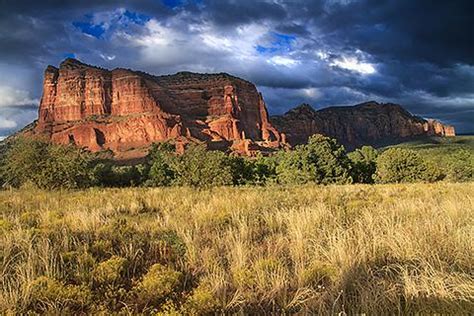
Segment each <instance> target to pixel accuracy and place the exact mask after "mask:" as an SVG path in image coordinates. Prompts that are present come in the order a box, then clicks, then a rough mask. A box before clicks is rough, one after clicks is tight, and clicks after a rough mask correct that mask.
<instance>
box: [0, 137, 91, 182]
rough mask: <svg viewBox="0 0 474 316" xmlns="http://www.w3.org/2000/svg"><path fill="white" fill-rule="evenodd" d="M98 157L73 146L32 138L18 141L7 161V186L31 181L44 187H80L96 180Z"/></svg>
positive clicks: (5, 178)
mask: <svg viewBox="0 0 474 316" xmlns="http://www.w3.org/2000/svg"><path fill="white" fill-rule="evenodd" d="M94 161H95V159H94V156H93V155H92V154H90V153H89V152H87V151H85V150H82V149H78V148H76V147H74V146H72V145H68V146H62V145H52V144H48V143H46V142H43V141H40V140H35V139H31V138H18V139H16V140H15V141H14V142H13V144H12V145H11V146H10V148H9V149H8V150H7V153H6V155H5V157H4V159H3V163H2V175H3V178H4V180H5V182H6V184H8V185H11V186H14V187H18V186H21V185H23V184H25V183H28V182H31V183H33V184H34V185H36V186H38V187H40V188H47V189H56V188H80V187H87V186H89V185H91V184H92V181H93V178H94V177H93V173H92V170H93V167H92V166H93V164H94Z"/></svg>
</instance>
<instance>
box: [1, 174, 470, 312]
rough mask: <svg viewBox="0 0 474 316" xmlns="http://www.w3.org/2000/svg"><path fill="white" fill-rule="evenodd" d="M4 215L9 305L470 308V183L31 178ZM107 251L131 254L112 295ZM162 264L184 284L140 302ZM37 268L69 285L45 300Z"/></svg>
mask: <svg viewBox="0 0 474 316" xmlns="http://www.w3.org/2000/svg"><path fill="white" fill-rule="evenodd" d="M0 212H1V214H2V220H1V222H0V247H1V249H0V250H1V251H0V253H1V254H0V287H1V289H0V310H1V311H2V312H3V313H24V312H26V311H27V310H31V309H33V310H36V311H49V312H51V311H56V312H57V311H63V312H64V313H67V312H71V313H72V312H86V313H96V312H99V311H102V312H104V311H115V312H117V311H122V312H126V313H136V312H140V311H144V312H151V311H160V310H161V311H162V312H163V313H164V314H166V313H172V312H176V313H188V314H206V313H213V312H219V313H222V312H223V313H254V314H265V313H287V314H291V313H303V314H305V313H311V314H316V313H317V314H334V313H340V312H346V313H350V314H353V313H367V314H386V313H398V314H407V313H415V312H421V313H435V312H436V313H469V312H472V311H474V275H473V271H474V249H473V245H474V216H473V214H474V183H466V184H446V183H437V184H413V185H348V186H300V187H281V186H279V187H267V188H260V187H252V188H246V187H242V188H231V187H225V188H216V189H212V190H202V191H197V190H194V189H190V188H163V189H143V188H136V189H90V190H87V191H72V192H71V191H69V192H61V191H57V192H45V191H38V190H34V189H27V190H14V191H3V192H0ZM163 236H165V237H163ZM71 256H74V258H75V259H74V260H70V259H68V258H71ZM112 256H116V257H120V258H124V260H126V262H127V263H128V264H127V266H126V268H125V270H124V271H125V272H123V273H124V274H123V275H124V278H126V280H123V281H121V283H120V285H118V284H119V283H118V281H117V282H116V283H114V286H116V287H110V288H108V289H113V290H110V291H109V292H113V293H112V294H111V293H109V292H107V290H104V289H103V288H102V287H100V286H97V282H98V281H97V276H96V275H97V273H98V272H97V271H98V270H97V269H98V268H97V267H98V265H100V264H101V262H102V263H103V262H105V261H107V260H108V259H110V258H111V257H112ZM113 258H115V257H113ZM155 263H161V264H163V265H165V266H169V267H172V268H173V269H174V270H176V271H179V272H180V273H181V274H180V275H182V276H183V277H182V279H180V281H179V286H178V287H177V288H174V290H173V291H174V294H169V293H168V294H166V295H168V296H167V297H164V298H163V299H162V300H161V301H159V302H155V303H147V304H145V305H143V306H141V305H136V304H135V302H136V301H137V297H138V298H139V297H140V295H142V294H133V293H135V292H133V291H134V290H133V289H135V288H137V289H138V288H140V287H139V286H137V285H136V284H138V283H139V282H140V280H142V279H144V278H145V277H144V275H145V274H146V272H147V271H148V270H149V268H150V267H151V266H152V265H153V264H155ZM106 271H107V270H106ZM94 273H95V274H94ZM121 273H122V272H121ZM42 276H46V277H48V280H57V281H59V282H61V286H62V287H60V289H61V290H62V291H65V289H68V291H72V292H71V293H72V294H68V295H69V296H66V297H64V295H60V294H57V293H56V292H54V291H55V290H54V287H53V286H52V285H51V286H49V287H46V288H47V289H48V291H49V290H51V291H53V292H54V293H56V294H54V295H53V294H51V295H50V296H47V295H46V296H45V295H43V296H41V295H40V297H39V298H38V294H37V293H36V294H35V286H36V285H35V284H38V282H39V281H38V278H40V277H42ZM40 280H41V279H40ZM114 282H115V281H114ZM142 283H143V284H144V282H142ZM168 283H169V282H168ZM143 284H142V285H141V288H143V287H144V285H143ZM57 286H59V285H57ZM68 286H69V287H68ZM108 286H110V285H108ZM119 288H120V290H117V289H119ZM81 291H82V292H81ZM68 293H69V292H68ZM77 293H81V295H83V296H86V297H87V298H86V299H83V300H79V301H80V302H82V303H77V302H76V303H75V305H74V306H73V307H71V306H70V304H69V303H68V302H70V301H72V300H76V301H77V300H78V296H79V294H77ZM131 293H132V294H131ZM137 293H142V292H137ZM134 295H135V296H134ZM142 296H143V295H142ZM68 300H69V301H68ZM38 302H39V303H38ZM112 302H113V303H112ZM40 303H44V304H40ZM134 304H135V305H134ZM137 304H138V303H137Z"/></svg>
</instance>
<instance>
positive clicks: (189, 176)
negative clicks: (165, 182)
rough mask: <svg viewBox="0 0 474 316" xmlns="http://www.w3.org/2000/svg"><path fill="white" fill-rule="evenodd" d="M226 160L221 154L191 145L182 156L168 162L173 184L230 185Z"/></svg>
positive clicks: (225, 156)
mask: <svg viewBox="0 0 474 316" xmlns="http://www.w3.org/2000/svg"><path fill="white" fill-rule="evenodd" d="M228 159H229V158H228V157H227V155H226V154H224V153H223V152H220V151H208V150H206V148H205V147H204V146H201V145H194V144H191V145H189V146H188V147H187V148H186V151H185V152H184V153H183V154H182V155H180V156H176V157H175V159H171V160H170V165H169V166H170V168H171V170H172V171H173V173H174V176H175V178H174V180H173V183H174V184H177V185H187V186H192V187H212V186H220V185H230V184H232V183H233V177H232V170H231V167H230V163H229V160H228Z"/></svg>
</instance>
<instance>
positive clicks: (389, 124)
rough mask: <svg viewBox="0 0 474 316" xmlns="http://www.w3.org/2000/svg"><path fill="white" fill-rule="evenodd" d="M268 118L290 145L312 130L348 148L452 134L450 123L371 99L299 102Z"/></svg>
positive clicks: (304, 137) (306, 135) (302, 141)
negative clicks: (316, 104)
mask: <svg viewBox="0 0 474 316" xmlns="http://www.w3.org/2000/svg"><path fill="white" fill-rule="evenodd" d="M271 122H272V124H273V125H274V126H275V127H276V128H277V129H278V130H279V131H280V132H283V133H284V134H285V135H286V139H287V140H288V142H289V143H290V144H291V145H296V144H302V143H305V142H306V141H307V139H308V137H309V136H311V135H313V134H323V135H327V136H330V137H333V138H336V139H337V140H338V141H339V142H340V143H341V144H343V145H344V146H346V148H347V149H353V148H356V147H359V146H362V145H366V144H367V145H374V146H377V145H381V144H389V143H394V142H397V141H400V140H402V139H404V138H411V137H417V136H454V135H455V132H454V127H452V126H448V125H443V124H441V123H440V122H438V121H435V120H425V119H423V118H421V117H417V116H414V115H412V114H410V113H409V112H407V111H406V110H405V109H403V108H402V107H401V106H400V105H397V104H392V103H388V104H379V103H377V102H374V101H371V102H366V103H362V104H358V105H355V106H344V107H329V108H324V109H322V110H319V111H316V110H314V109H313V108H312V107H311V106H309V105H307V104H302V105H300V106H298V107H296V108H294V109H292V110H290V111H288V112H287V113H285V114H284V115H281V116H272V117H271Z"/></svg>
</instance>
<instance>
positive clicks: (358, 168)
mask: <svg viewBox="0 0 474 316" xmlns="http://www.w3.org/2000/svg"><path fill="white" fill-rule="evenodd" d="M347 156H348V157H349V159H350V160H351V162H352V178H353V179H354V182H357V183H373V182H374V179H373V176H374V174H375V171H376V169H377V156H378V153H377V150H376V149H375V148H373V147H372V146H363V147H362V148H357V149H356V150H355V151H353V152H350V153H349V154H348V155H347Z"/></svg>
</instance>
